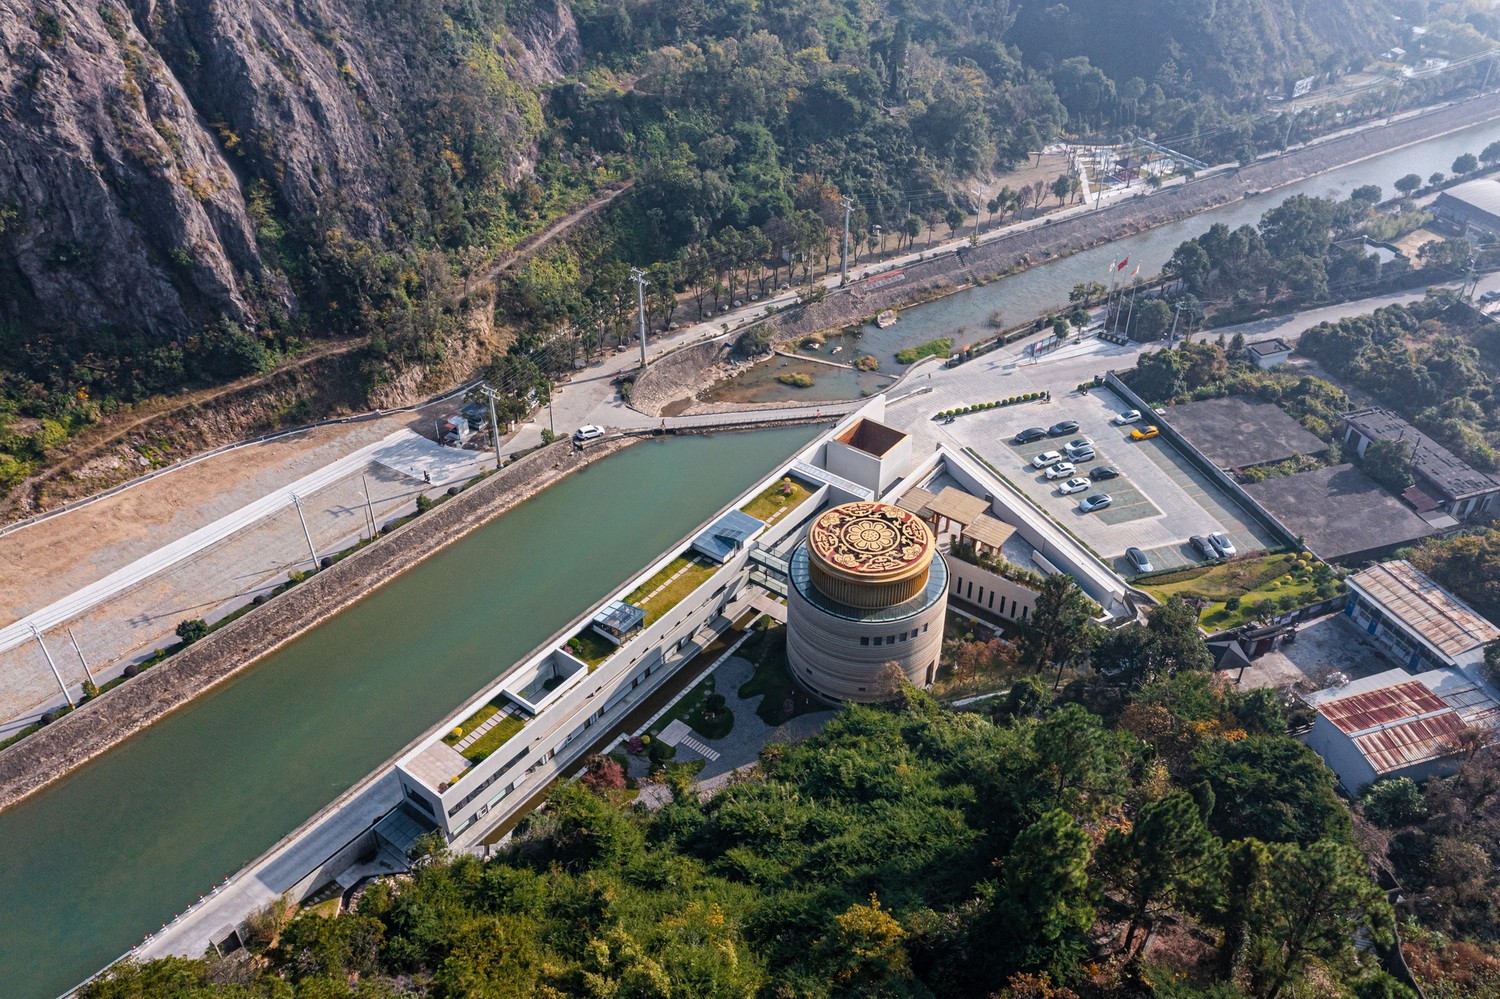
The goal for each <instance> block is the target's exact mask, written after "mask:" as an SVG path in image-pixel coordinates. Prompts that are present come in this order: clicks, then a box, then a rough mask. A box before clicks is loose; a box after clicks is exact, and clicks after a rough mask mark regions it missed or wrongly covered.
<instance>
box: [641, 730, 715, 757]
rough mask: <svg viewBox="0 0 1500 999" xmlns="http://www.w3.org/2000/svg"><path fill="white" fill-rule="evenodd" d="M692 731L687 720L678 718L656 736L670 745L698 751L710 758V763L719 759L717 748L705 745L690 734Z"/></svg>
mask: <svg viewBox="0 0 1500 999" xmlns="http://www.w3.org/2000/svg"><path fill="white" fill-rule="evenodd" d="M692 731H693V730H692V728H691V727H689V725H688V724H687V722H684V721H680V720H676V721H673V722H672V723H671V724H670V725H668V726H667V727H666V728H664V729H662V730H661V734H660V735H658V736H657V737H656V738H657V741H658V742H665V743H666V744H667V745H669V746H679V747H685V748H687V749H691V750H692V751H693V752H695V753H697V754H698V755H699V756H701V757H703V758H704V759H705V760H708V761H709V762H710V763H712V762H713V761H715V760H717V759H718V758H719V754H718V753H717V752H716V751H715V750H713V749H711V748H709V747H708V746H705V745H704V744H703V743H701V742H699V741H698V740H697V739H695V738H693V737H692V735H691V734H690V733H691V732H692Z"/></svg>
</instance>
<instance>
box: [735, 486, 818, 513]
mask: <svg viewBox="0 0 1500 999" xmlns="http://www.w3.org/2000/svg"><path fill="white" fill-rule="evenodd" d="M810 495H812V490H811V489H808V488H807V487H806V486H804V485H803V484H802V483H800V482H798V481H797V480H796V479H794V478H792V477H791V476H790V475H788V476H786V477H785V478H783V479H782V480H781V481H780V482H777V483H775V484H774V485H772V486H770V487H769V488H768V489H766V491H765V492H763V493H761V494H760V495H759V496H757V497H755V499H753V500H751V501H750V502H749V503H746V504H745V505H744V506H742V507H740V512H741V513H748V514H749V515H750V516H752V517H754V518H755V519H756V520H763V521H765V522H766V523H767V524H774V523H776V521H778V520H780V519H781V518H782V517H783V516H785V515H786V514H787V513H788V512H789V511H791V510H795V509H796V508H797V507H798V505H799V504H801V502H802V501H803V500H805V499H807V497H808V496H810Z"/></svg>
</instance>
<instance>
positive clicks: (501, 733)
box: [463, 715, 526, 763]
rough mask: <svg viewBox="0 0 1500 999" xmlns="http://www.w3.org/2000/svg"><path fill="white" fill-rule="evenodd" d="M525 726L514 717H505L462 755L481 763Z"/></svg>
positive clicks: (519, 719) (520, 720)
mask: <svg viewBox="0 0 1500 999" xmlns="http://www.w3.org/2000/svg"><path fill="white" fill-rule="evenodd" d="M525 725H526V722H525V721H524V720H523V719H521V718H519V717H517V716H516V715H507V716H506V717H505V720H504V721H501V722H500V723H498V724H497V725H496V726H495V727H494V728H492V729H490V730H489V731H488V732H486V733H484V735H481V736H480V737H479V738H478V739H475V740H474V741H473V742H472V743H470V744H469V748H468V749H465V750H463V754H464V756H465V757H466V758H468V759H470V760H472V761H473V762H475V763H482V762H484V761H485V760H486V759H488V758H489V755H490V754H491V753H493V752H494V751H495V750H497V749H499V748H500V747H501V746H503V745H505V742H506V740H507V739H509V738H510V737H511V736H513V735H515V734H516V733H517V732H519V731H521V729H522V728H524V727H525Z"/></svg>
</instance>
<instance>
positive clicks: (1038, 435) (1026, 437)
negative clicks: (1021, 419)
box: [1010, 427, 1047, 444]
mask: <svg viewBox="0 0 1500 999" xmlns="http://www.w3.org/2000/svg"><path fill="white" fill-rule="evenodd" d="M1046 436H1047V431H1045V430H1043V429H1042V428H1041V427H1027V428H1026V429H1025V430H1023V431H1021V432H1020V433H1018V434H1016V435H1015V436H1014V437H1012V438H1011V439H1010V442H1011V443H1012V444H1030V443H1031V442H1032V441H1039V440H1041V439H1042V438H1043V437H1046Z"/></svg>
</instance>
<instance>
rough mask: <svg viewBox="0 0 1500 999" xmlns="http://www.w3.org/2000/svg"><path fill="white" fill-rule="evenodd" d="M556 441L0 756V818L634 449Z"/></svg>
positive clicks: (624, 440)
mask: <svg viewBox="0 0 1500 999" xmlns="http://www.w3.org/2000/svg"><path fill="white" fill-rule="evenodd" d="M636 440H637V438H634V437H621V438H617V439H612V440H606V441H601V442H598V443H595V444H593V445H591V446H590V447H589V448H587V449H586V450H579V449H576V448H574V447H573V445H572V443H571V442H570V441H560V442H558V443H556V444H552V445H550V446H548V447H545V448H542V449H540V450H538V451H535V452H533V453H531V454H529V455H527V456H526V457H525V458H522V459H521V460H520V461H517V462H513V463H512V464H510V465H507V466H506V467H505V468H503V469H501V470H499V471H498V472H495V473H494V474H492V475H490V476H489V477H487V478H485V479H484V480H482V481H480V482H478V483H476V484H475V485H474V486H472V487H471V488H469V489H466V490H464V491H463V492H461V493H459V494H458V495H457V496H455V497H453V498H451V499H450V500H448V501H447V502H445V503H443V504H441V505H440V506H438V507H436V508H435V509H433V510H430V511H428V512H427V513H425V514H423V515H422V516H420V517H417V518H416V519H415V520H413V521H411V522H410V523H408V524H406V525H404V526H402V527H401V528H399V529H397V530H396V531H394V532H392V533H391V534H389V535H387V536H385V537H382V538H380V539H379V540H378V541H376V543H374V544H372V545H369V546H368V547H366V548H363V549H361V550H359V551H357V552H355V553H354V554H352V555H350V556H349V557H348V558H345V559H343V560H341V561H339V562H338V563H336V564H334V565H332V566H330V567H329V568H327V569H323V570H322V571H320V572H318V573H316V574H314V575H313V576H312V577H310V578H309V579H307V580H306V581H305V582H303V583H301V584H300V585H298V586H295V587H293V588H292V589H290V590H288V591H287V592H286V593H284V594H282V595H281V596H279V597H277V598H276V599H274V600H271V601H270V602H268V603H266V604H265V605H263V606H261V607H257V608H256V609H254V610H253V611H251V612H250V613H248V614H246V615H245V616H244V617H241V618H240V619H238V620H237V621H234V622H232V623H231V624H229V625H227V626H225V627H223V628H221V629H219V630H217V631H215V632H213V633H212V634H210V635H209V636H208V637H206V638H204V639H202V640H200V641H198V642H196V643H194V644H193V645H191V646H189V647H188V648H186V649H184V650H182V651H181V652H179V653H177V654H176V655H174V656H172V657H171V658H169V659H167V660H166V661H164V662H163V663H161V664H160V665H158V666H155V667H153V668H152V669H150V670H147V671H146V672H144V673H142V674H141V675H140V676H138V677H135V678H134V679H132V680H130V681H128V682H126V683H124V684H122V685H120V686H119V687H116V688H115V689H113V690H111V691H109V692H108V693H106V694H104V695H103V696H101V697H99V698H98V699H97V700H93V701H90V702H88V703H86V704H84V705H83V706H82V707H80V708H79V709H78V710H76V711H73V712H70V713H69V714H67V715H64V716H63V717H62V718H60V719H59V720H57V721H56V722H53V723H52V724H51V725H48V726H47V727H46V728H44V729H42V730H41V731H40V732H37V733H36V734H34V735H32V736H29V737H28V738H26V739H23V740H22V741H20V742H18V743H16V744H15V745H13V746H10V747H9V748H7V749H5V750H4V751H0V809H4V808H7V807H9V806H10V805H13V804H15V803H16V802H18V801H21V800H22V799H24V798H26V797H27V796H28V795H31V794H34V793H36V792H37V791H39V790H41V789H42V788H44V787H46V786H47V785H48V784H50V783H52V782H53V781H55V780H57V779H58V778H60V777H62V776H64V775H65V774H67V773H68V772H70V771H72V770H73V769H75V768H77V767H80V766H82V765H83V764H85V763H87V762H88V761H89V760H91V759H93V758H94V757H96V756H99V755H100V754H102V753H105V752H107V751H108V750H110V749H111V748H113V747H114V746H116V745H118V744H120V743H121V742H123V741H125V740H126V739H128V738H130V737H131V736H132V735H134V734H136V733H137V732H140V731H141V730H142V729H144V728H146V727H147V726H149V725H150V724H152V723H153V722H156V721H159V720H160V719H161V718H163V717H165V716H166V715H167V714H169V713H171V712H172V711H175V710H177V709H178V708H181V707H183V706H184V705H186V704H188V703H189V702H191V701H192V700H194V699H195V698H197V697H199V696H200V695H202V694H204V693H206V692H208V691H209V690H211V689H212V688H214V687H216V686H218V685H219V684H221V683H223V682H224V681H225V680H228V679H229V678H231V677H233V676H234V675H236V674H237V673H239V672H241V671H242V670H245V669H247V668H249V667H250V666H252V665H254V664H255V663H256V662H258V661H260V660H261V659H262V658H264V657H265V656H267V655H269V654H270V653H272V652H274V651H275V650H276V649H278V648H280V647H281V646H283V645H285V644H287V643H288V642H290V641H292V640H294V639H295V638H297V637H298V636H300V635H302V634H303V633H305V632H307V631H308V630H310V629H312V628H314V627H316V626H317V625H318V624H320V623H321V622H323V621H325V620H327V619H328V618H330V617H332V616H333V615H335V614H337V613H339V612H340V611H342V610H344V609H346V608H347V607H349V606H351V605H352V604H354V603H356V602H358V601H359V600H361V599H363V598H364V597H366V596H368V595H369V594H370V593H372V592H373V591H374V590H375V589H377V588H378V587H380V586H381V585H383V584H385V583H387V582H389V581H390V580H392V579H394V578H395V577H396V576H398V575H400V574H401V573H402V572H404V571H406V570H407V569H409V568H411V567H412V566H414V565H416V564H417V563H419V562H421V561H422V560H423V559H426V558H428V557H430V556H432V555H434V554H436V553H437V552H439V551H441V550H442V549H444V548H446V547H447V546H448V545H450V544H453V543H454V542H455V541H458V540H459V539H460V538H462V537H464V536H465V535H467V534H468V533H470V532H471V531H473V530H475V529H477V528H479V527H481V526H483V525H484V524H485V523H487V522H489V521H490V520H492V519H494V518H495V517H497V516H499V515H500V514H502V513H504V512H505V511H507V510H509V509H511V508H512V507H514V506H517V505H518V504H520V503H522V502H524V501H526V500H527V499H530V498H531V497H532V496H535V495H536V494H537V493H539V492H541V491H542V490H544V489H546V488H547V487H548V486H551V485H553V484H555V483H556V482H558V481H560V480H561V479H563V478H565V477H567V476H568V475H571V474H572V473H573V472H576V471H578V470H579V469H581V468H583V467H585V466H587V465H589V464H591V463H593V462H595V461H598V460H600V459H601V458H605V457H608V456H609V455H611V454H614V453H616V452H618V451H620V450H621V449H623V448H625V447H628V446H629V445H631V444H633V443H635V442H636Z"/></svg>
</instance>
